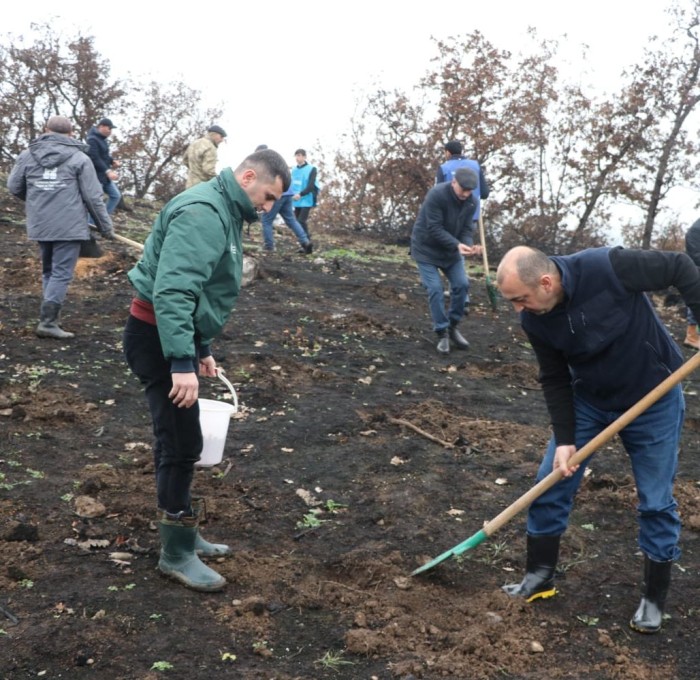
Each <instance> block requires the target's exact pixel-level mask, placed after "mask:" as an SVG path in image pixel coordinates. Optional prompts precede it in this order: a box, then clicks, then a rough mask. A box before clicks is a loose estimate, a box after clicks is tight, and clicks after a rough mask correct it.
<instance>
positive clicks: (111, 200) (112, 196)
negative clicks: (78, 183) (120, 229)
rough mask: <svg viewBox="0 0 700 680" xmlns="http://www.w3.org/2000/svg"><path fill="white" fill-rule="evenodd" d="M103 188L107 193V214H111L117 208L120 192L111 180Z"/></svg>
mask: <svg viewBox="0 0 700 680" xmlns="http://www.w3.org/2000/svg"><path fill="white" fill-rule="evenodd" d="M103 188H104V191H105V193H106V194H107V214H108V215H111V214H112V213H114V211H115V210H116V209H117V206H118V205H119V200H120V199H121V197H122V194H121V191H119V188H118V187H117V185H116V184H115V183H114V182H111V181H110V183H109V184H107V185H106V186H105V187H103Z"/></svg>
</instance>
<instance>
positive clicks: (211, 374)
mask: <svg viewBox="0 0 700 680" xmlns="http://www.w3.org/2000/svg"><path fill="white" fill-rule="evenodd" d="M199 373H200V375H204V376H206V377H207V378H216V375H217V373H216V360H215V359H214V357H213V356H211V355H210V356H208V357H204V358H203V359H200V360H199Z"/></svg>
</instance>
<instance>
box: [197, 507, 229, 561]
mask: <svg viewBox="0 0 700 680" xmlns="http://www.w3.org/2000/svg"><path fill="white" fill-rule="evenodd" d="M192 514H193V515H195V517H196V518H197V520H198V521H199V523H200V524H202V523H203V522H205V521H206V519H207V506H206V503H205V502H204V499H203V498H193V499H192ZM194 551H195V552H196V553H197V554H198V555H199V556H200V557H226V556H227V555H230V554H231V552H232V550H231V548H230V547H229V546H227V545H226V544H225V543H209V541H206V540H204V538H202V534H201V533H200V532H199V528H198V529H197V537H196V538H195V540H194Z"/></svg>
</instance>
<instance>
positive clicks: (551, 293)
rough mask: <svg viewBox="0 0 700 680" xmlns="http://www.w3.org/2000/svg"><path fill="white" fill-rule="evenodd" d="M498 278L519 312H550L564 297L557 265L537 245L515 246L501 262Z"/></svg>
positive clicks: (501, 289)
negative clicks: (532, 246) (535, 246)
mask: <svg viewBox="0 0 700 680" xmlns="http://www.w3.org/2000/svg"><path fill="white" fill-rule="evenodd" d="M496 281H497V283H498V287H499V289H500V291H501V295H502V296H503V297H504V298H505V299H506V300H509V301H510V302H511V303H512V305H513V307H514V308H515V310H516V311H517V312H520V311H523V310H524V311H528V312H532V313H533V314H546V313H547V312H549V311H551V310H552V309H553V308H554V307H555V306H556V305H558V304H559V303H560V302H562V301H563V299H564V290H563V288H562V287H561V275H560V274H559V270H558V269H557V266H556V265H555V264H554V262H552V260H550V259H549V258H548V257H547V256H546V255H545V254H544V253H543V252H542V251H541V250H537V248H530V247H529V246H516V247H515V248H511V250H509V251H508V252H507V253H506V254H505V255H504V256H503V259H502V260H501V262H500V264H499V265H498V270H497V272H496Z"/></svg>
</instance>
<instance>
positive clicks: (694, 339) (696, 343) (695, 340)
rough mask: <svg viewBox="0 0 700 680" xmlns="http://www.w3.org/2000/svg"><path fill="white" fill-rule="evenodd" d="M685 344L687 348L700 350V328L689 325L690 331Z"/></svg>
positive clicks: (687, 332) (686, 335)
mask: <svg viewBox="0 0 700 680" xmlns="http://www.w3.org/2000/svg"><path fill="white" fill-rule="evenodd" d="M683 344H684V345H685V346H686V347H692V348H693V349H700V335H698V327H697V326H695V325H688V330H687V331H686V334H685V340H683Z"/></svg>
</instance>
